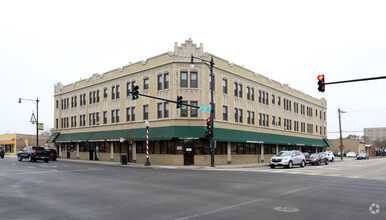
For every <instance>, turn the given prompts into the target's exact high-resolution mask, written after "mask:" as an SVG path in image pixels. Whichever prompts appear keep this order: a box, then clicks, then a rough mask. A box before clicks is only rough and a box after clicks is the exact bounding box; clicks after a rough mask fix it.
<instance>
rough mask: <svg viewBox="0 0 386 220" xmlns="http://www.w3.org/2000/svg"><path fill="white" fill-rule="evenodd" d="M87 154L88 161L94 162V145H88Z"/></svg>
mask: <svg viewBox="0 0 386 220" xmlns="http://www.w3.org/2000/svg"><path fill="white" fill-rule="evenodd" d="M89 153H90V160H94V145H93V144H90V149H89Z"/></svg>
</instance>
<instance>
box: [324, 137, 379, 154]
mask: <svg viewBox="0 0 386 220" xmlns="http://www.w3.org/2000/svg"><path fill="white" fill-rule="evenodd" d="M329 141H330V142H331V144H332V148H330V149H329V150H330V151H333V152H336V153H338V152H340V148H339V146H340V139H329ZM342 142H343V146H344V147H343V152H344V153H346V154H347V153H348V152H355V153H356V154H357V155H358V154H361V153H367V154H368V155H369V156H374V149H373V148H374V147H372V145H369V144H367V145H366V143H365V142H364V141H360V140H356V139H347V138H344V139H342Z"/></svg>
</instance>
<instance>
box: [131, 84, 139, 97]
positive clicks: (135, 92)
mask: <svg viewBox="0 0 386 220" xmlns="http://www.w3.org/2000/svg"><path fill="white" fill-rule="evenodd" d="M138 89H139V86H134V87H133V91H131V95H132V96H133V97H132V99H133V100H136V99H138V98H139V95H138Z"/></svg>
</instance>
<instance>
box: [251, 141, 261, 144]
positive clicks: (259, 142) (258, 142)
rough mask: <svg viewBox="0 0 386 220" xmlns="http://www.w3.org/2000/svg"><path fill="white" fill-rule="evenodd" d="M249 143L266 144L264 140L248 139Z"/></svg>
mask: <svg viewBox="0 0 386 220" xmlns="http://www.w3.org/2000/svg"><path fill="white" fill-rule="evenodd" d="M247 143H254V144H264V141H247Z"/></svg>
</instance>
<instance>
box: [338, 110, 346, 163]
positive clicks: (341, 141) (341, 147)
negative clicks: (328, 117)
mask: <svg viewBox="0 0 386 220" xmlns="http://www.w3.org/2000/svg"><path fill="white" fill-rule="evenodd" d="M342 113H346V112H345V111H341V110H340V108H338V115H339V135H340V160H343V140H342V125H341V119H340V118H341V114H342Z"/></svg>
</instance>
